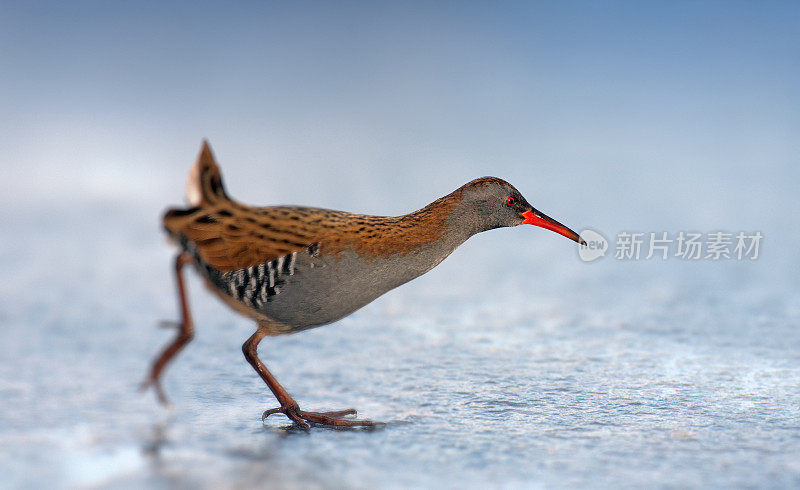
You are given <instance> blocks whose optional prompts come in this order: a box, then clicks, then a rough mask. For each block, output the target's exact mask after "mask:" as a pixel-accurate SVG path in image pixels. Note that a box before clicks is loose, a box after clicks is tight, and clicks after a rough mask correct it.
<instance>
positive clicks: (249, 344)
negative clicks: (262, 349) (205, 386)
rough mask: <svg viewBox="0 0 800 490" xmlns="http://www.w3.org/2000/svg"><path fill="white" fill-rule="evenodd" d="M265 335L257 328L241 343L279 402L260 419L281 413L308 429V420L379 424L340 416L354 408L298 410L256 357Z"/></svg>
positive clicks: (327, 422) (352, 424) (289, 396)
mask: <svg viewBox="0 0 800 490" xmlns="http://www.w3.org/2000/svg"><path fill="white" fill-rule="evenodd" d="M265 335H266V331H265V330H263V329H261V328H259V329H258V330H257V331H256V333H254V334H253V335H252V336H251V337H250V338H249V339H247V341H246V342H245V343H244V345H242V352H244V357H245V358H246V359H247V362H249V363H250V365H251V366H253V369H255V370H256V372H257V373H258V374H259V375H260V376H261V379H263V380H264V382H265V383H267V386H269V389H270V390H271V391H272V394H273V395H275V398H277V399H278V403H280V404H281V406H280V407H278V408H272V409H270V410H267V411H266V412H264V415H263V416H262V420H263V419H266V418H267V417H269V416H270V415H272V414H274V413H282V414H284V415H286V416H287V417H289V419H291V420H292V421H293V422H294V423H295V424H297V425H298V426H299V427H300V428H302V429H309V428H310V426H309V425H308V422H313V423H315V424H322V425H331V426H337V427H353V426H368V427H370V426H375V425H379V424H380V423H379V422H377V423H376V422H371V421H369V420H355V419H343V418H341V417H342V416H345V415H355V414H356V410H355V409H353V408H351V409H348V410H338V411H334V412H306V411H304V410H300V406H299V405H298V404H297V402H296V401H294V398H292V396H291V395H290V394H289V393H288V392H287V391H286V389H285V388H284V387H283V386H281V384H280V383H279V382H278V380H277V379H275V376H273V375H272V373H270V372H269V370H268V369H267V366H265V365H264V363H263V362H261V360H260V359H259V358H258V343H259V342H261V339H263V338H264V336H265Z"/></svg>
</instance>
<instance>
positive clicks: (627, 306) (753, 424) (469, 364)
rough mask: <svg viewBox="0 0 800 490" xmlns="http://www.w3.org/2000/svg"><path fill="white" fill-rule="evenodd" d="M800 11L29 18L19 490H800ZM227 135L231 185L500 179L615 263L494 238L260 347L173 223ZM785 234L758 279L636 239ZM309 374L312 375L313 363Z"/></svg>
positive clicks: (7, 249) (294, 9)
mask: <svg viewBox="0 0 800 490" xmlns="http://www.w3.org/2000/svg"><path fill="white" fill-rule="evenodd" d="M798 39H800V5H798V4H797V3H795V2H779V1H776V2H759V3H753V2H721V1H719V2H717V1H702V2H633V1H613V2H583V1H579V2H507V3H502V4H496V3H491V2H460V3H453V4H451V3H446V4H442V3H438V2H433V3H417V2H404V3H377V4H372V5H365V4H363V3H361V2H336V3H335V4H330V3H326V2H303V3H288V2H246V1H244V2H169V3H168V4H164V3H162V2H135V3H117V2H111V3H109V2H91V1H88V2H83V1H78V2H67V3H60V2H35V3H29V2H3V3H2V4H0V114H2V117H0V150H1V151H0V172H2V177H3V181H4V183H5V186H4V189H3V191H2V192H0V205H1V206H2V208H3V209H4V211H5V212H4V223H5V226H4V229H5V231H4V233H3V234H2V235H3V237H2V240H1V241H0V267H2V270H3V272H4V276H5V280H4V281H2V282H0V356H1V357H0V360H2V363H0V372H2V376H0V397H1V398H2V399H3V400H5V403H4V408H3V409H2V413H0V441H2V442H1V443H0V469H2V471H1V472H0V474H1V475H2V476H0V486H8V487H26V486H42V485H45V486H48V487H53V486H56V487H57V486H66V487H74V486H89V487H92V486H112V487H129V486H130V487H136V486H141V485H146V486H155V487H162V486H163V487H171V486H179V487H181V486H201V487H202V486H215V487H217V486H225V487H233V486H237V487H241V486H278V487H297V486H303V487H309V486H310V487H330V486H334V487H336V486H338V487H343V486H344V487H368V486H374V485H379V486H384V487H386V486H389V487H391V486H449V485H453V486H464V485H466V486H470V485H475V486H480V485H484V484H486V483H494V484H498V485H501V486H512V487H513V486H556V487H562V486H572V485H578V486H600V487H605V486H614V487H618V486H620V485H626V484H630V485H634V486H636V485H639V486H645V485H646V486H653V485H658V486H661V485H665V486H670V485H673V484H674V485H678V486H689V487H691V486H728V485H733V486H754V485H755V486H763V485H767V486H772V485H774V486H796V485H797V484H798V483H800V452H798V450H797V447H800V445H798V442H800V439H798V435H797V430H796V429H797V421H798V416H800V413H799V412H800V395H798V393H797V391H796V389H797V386H798V382H800V357H799V356H798V352H800V350H799V349H798V348H800V334H798V328H797V327H800V321H798V320H800V308H798V304H800V301H798V300H800V287H798V281H797V272H796V271H797V270H800V253H799V252H798V247H797V243H798V238H800V232H798V228H797V226H796V225H792V223H796V216H797V212H798V204H797V199H796V196H795V193H796V191H797V188H798V184H800V170H798V169H799V168H800V161H799V160H798V158H799V157H798V155H800V139H799V138H798V135H800V76H799V75H800V44H798ZM203 138H208V139H209V140H210V142H211V145H212V147H213V148H214V150H215V153H216V156H217V159H218V161H219V163H220V165H221V168H222V171H223V176H224V178H225V181H226V185H227V188H228V190H229V193H230V194H231V195H232V196H234V197H235V198H237V199H239V200H241V201H244V202H247V203H252V204H260V205H269V204H307V205H315V206H320V207H328V208H333V209H341V210H347V211H355V212H362V213H370V214H381V215H394V214H402V213H406V212H409V211H412V210H414V209H417V208H420V207H422V206H423V205H425V204H427V203H429V202H430V201H432V200H434V199H436V198H438V197H440V196H442V195H444V194H447V193H449V192H450V191H452V190H453V189H455V188H457V187H459V186H460V185H462V184H463V183H465V182H467V181H468V180H471V179H473V178H476V177H479V176H483V175H495V176H498V177H501V178H504V179H506V180H508V181H510V182H511V183H513V184H514V185H515V186H516V187H517V188H518V189H519V190H520V191H521V192H522V193H523V194H524V195H525V196H526V198H527V199H528V200H529V201H530V202H532V203H533V204H534V206H536V207H537V208H538V209H540V210H542V211H544V212H545V213H547V214H549V215H550V216H552V217H554V218H555V219H558V220H559V221H561V222H563V223H565V224H566V225H567V226H570V227H571V228H573V229H575V230H582V229H584V228H591V229H593V230H597V231H599V232H601V233H603V234H604V235H605V236H606V238H608V239H609V240H610V242H611V247H612V250H611V251H610V253H609V256H607V257H605V258H603V259H600V260H598V261H596V262H592V263H584V262H582V261H581V260H579V258H578V254H577V251H576V249H575V247H574V246H573V244H572V243H571V242H568V241H567V240H565V239H564V238H563V237H560V236H558V235H556V234H554V233H550V232H546V231H544V230H540V229H520V228H516V229H503V230H496V231H492V232H490V233H485V234H482V235H479V236H476V237H474V238H473V239H471V240H470V241H469V242H467V243H466V244H465V245H464V246H463V247H462V248H461V249H459V250H458V251H457V252H456V253H455V254H454V255H453V256H452V257H450V258H448V259H447V260H446V261H445V262H444V263H443V264H442V265H441V266H439V267H438V268H436V269H435V270H434V271H432V272H431V273H430V274H428V275H426V276H424V277H422V278H420V279H419V280H417V281H415V282H413V283H411V284H410V285H407V286H404V287H402V288H400V289H398V290H396V291H393V292H391V293H389V294H387V295H386V296H384V297H382V298H380V299H379V300H378V301H376V302H375V303H374V304H372V305H370V306H368V307H366V308H365V309H363V310H361V311H359V312H357V313H356V314H355V315H353V316H351V317H349V318H347V319H345V320H343V321H341V322H339V323H338V324H336V325H334V326H329V327H325V328H323V329H318V330H314V331H311V332H308V333H304V334H302V335H299V336H292V337H287V338H280V339H268V341H266V342H264V343H263V344H262V347H261V352H262V357H263V358H264V359H270V360H273V361H274V363H275V364H274V366H273V365H272V364H270V363H269V362H268V363H267V364H268V365H270V367H271V368H273V370H274V371H275V372H276V375H277V376H278V377H279V379H281V380H282V382H283V383H284V384H285V385H287V388H288V389H289V391H291V392H293V393H295V396H296V397H297V398H298V399H300V400H301V403H303V404H305V405H306V406H308V407H309V408H311V409H314V408H324V406H326V405H328V404H335V405H333V406H332V407H331V408H346V407H343V406H340V405H348V406H349V405H356V406H357V407H358V408H360V409H362V414H363V416H364V417H368V418H374V419H381V420H386V421H387V422H389V426H388V427H387V429H385V430H383V431H379V432H347V433H341V432H338V431H325V430H322V431H315V432H313V433H312V434H310V435H308V436H303V435H302V434H296V433H294V432H293V431H291V430H290V431H288V432H287V431H285V430H284V427H285V426H286V424H285V423H284V421H279V420H277V419H276V420H272V419H271V420H270V421H268V422H267V425H266V427H264V426H262V424H261V421H260V420H259V415H260V413H261V411H263V409H265V408H269V407H271V406H272V404H273V403H274V400H272V399H271V396H270V395H269V394H268V393H265V391H266V390H265V389H264V388H263V386H262V385H261V384H260V381H259V380H258V379H257V378H256V376H255V374H254V373H252V372H251V371H250V368H249V366H247V365H246V363H245V362H244V360H243V359H242V358H241V353H240V351H239V346H240V344H241V342H242V341H244V340H245V339H246V338H247V336H249V335H250V333H251V331H252V325H251V324H250V322H248V321H246V320H244V319H241V318H238V317H236V316H234V315H233V314H231V313H230V312H229V311H227V309H226V308H225V307H224V306H223V305H221V304H220V303H219V302H218V301H216V300H214V299H211V298H212V297H211V296H210V295H209V294H208V293H207V292H205V291H203V290H202V284H201V283H200V281H199V280H197V279H196V276H193V277H192V279H191V282H190V288H191V290H192V298H191V301H192V303H193V306H194V308H195V313H196V317H197V323H198V338H197V339H196V341H195V342H194V343H193V344H192V345H190V346H189V347H188V348H187V350H186V351H185V352H184V353H182V354H181V355H180V356H179V357H178V359H177V361H176V362H175V364H174V365H173V366H171V367H170V369H169V370H168V371H167V373H166V387H167V391H168V392H169V393H170V394H171V395H172V397H173V400H174V401H175V405H176V407H175V408H174V409H173V411H172V412H166V411H164V410H162V409H160V408H158V407H157V406H156V405H155V402H154V401H153V399H152V398H153V397H152V395H151V394H148V395H147V396H141V395H138V394H137V393H136V391H135V390H136V386H137V383H138V382H139V381H140V380H141V378H142V377H143V375H144V373H145V371H146V368H147V363H148V362H149V359H150V358H151V357H152V356H153V355H155V353H156V352H157V351H158V349H159V348H161V346H162V345H163V344H165V343H166V342H167V341H168V339H169V337H170V336H171V335H173V334H172V333H171V332H169V331H164V330H159V329H157V328H156V326H157V323H158V322H159V321H160V320H164V319H172V318H175V317H176V315H177V310H176V305H175V298H174V286H173V277H172V275H171V270H172V269H171V260H172V257H173V254H174V249H172V248H171V247H170V246H168V245H167V244H166V243H165V240H164V237H163V234H162V233H161V229H160V214H161V213H162V212H163V210H164V209H165V208H166V207H167V206H173V205H176V204H180V203H182V202H183V198H184V185H185V180H186V176H187V174H188V170H189V167H190V165H191V164H192V162H193V161H194V159H195V157H196V155H197V152H198V151H199V148H200V143H201V140H202V139H203ZM680 231H684V232H688V231H693V232H700V233H704V234H706V233H711V232H716V231H725V232H731V233H738V232H740V231H743V232H746V233H754V232H761V233H762V235H763V236H764V238H763V240H762V243H761V248H760V253H759V257H758V259H757V260H754V261H750V260H742V261H740V260H735V259H734V260H722V261H711V260H698V261H685V260H680V259H678V258H675V257H670V258H669V259H667V260H659V259H651V260H638V261H624V260H615V259H614V257H613V247H614V240H615V237H616V235H617V234H618V233H620V232H643V233H646V234H649V233H650V232H656V233H659V234H660V233H662V232H668V233H669V234H670V235H671V236H673V237H674V236H675V235H676V234H677V233H679V232H680ZM312 361H313V362H312Z"/></svg>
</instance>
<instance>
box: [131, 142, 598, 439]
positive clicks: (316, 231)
mask: <svg viewBox="0 0 800 490" xmlns="http://www.w3.org/2000/svg"><path fill="white" fill-rule="evenodd" d="M187 201H188V207H179V208H171V209H168V210H167V211H166V212H165V214H164V215H163V220H162V222H163V227H164V230H165V231H166V233H167V235H168V237H169V238H170V239H171V240H172V241H174V242H175V243H176V244H177V246H178V248H179V251H178V253H177V255H176V257H175V261H174V267H175V269H174V274H175V276H176V285H177V293H178V300H179V308H180V314H181V320H180V322H177V324H176V326H177V327H178V334H177V336H176V337H175V338H174V339H173V341H172V342H171V343H170V344H168V345H167V346H166V348H164V349H163V351H161V353H160V354H159V355H158V356H157V357H156V358H155V359H154V360H153V362H152V364H151V367H150V369H149V373H148V375H147V377H146V378H145V381H144V382H143V384H142V389H147V388H148V387H151V386H152V387H153V389H154V390H155V392H156V395H157V397H158V400H159V401H160V402H161V403H162V404H165V405H168V404H169V399H168V398H167V396H166V394H165V393H164V390H163V387H162V384H161V376H162V373H163V372H164V368H165V367H166V366H167V364H169V362H170V361H171V360H172V359H173V358H174V356H175V355H176V354H177V353H178V352H179V351H180V350H181V349H183V347H185V346H186V344H188V343H189V342H190V341H191V340H192V338H193V336H194V323H193V320H192V315H191V312H190V308H189V303H188V301H187V289H186V284H185V282H184V276H183V270H184V267H185V266H187V265H193V266H194V269H195V270H196V271H197V272H198V273H199V275H200V276H201V277H202V278H203V279H204V282H205V284H206V286H207V287H208V288H209V289H210V290H211V291H212V292H213V293H215V294H216V295H217V296H219V298H221V299H222V301H224V302H225V303H226V304H227V305H228V306H230V307H231V308H232V309H233V310H235V311H236V312H238V313H240V314H242V315H244V316H245V317H248V318H250V319H252V320H255V322H256V331H255V333H253V335H252V336H250V337H249V338H248V339H247V340H246V341H245V342H244V344H243V345H242V351H243V353H244V357H245V359H246V360H247V362H248V363H250V365H251V366H252V367H253V369H255V371H256V372H257V373H258V374H259V376H260V377H261V378H262V380H263V381H264V382H265V383H266V385H267V387H268V388H269V389H270V391H271V392H272V393H273V395H274V396H275V398H276V399H277V402H278V404H279V406H278V407H277V408H272V409H269V410H266V411H265V412H264V413H263V415H262V421H263V420H265V419H266V418H267V417H268V416H270V415H272V414H277V413H282V414H284V415H285V416H286V417H288V418H289V419H290V420H291V421H292V422H293V423H294V424H296V426H298V427H300V428H302V429H306V430H308V429H309V428H310V427H311V425H319V426H334V427H356V426H362V427H372V426H376V425H379V424H381V423H380V422H373V421H370V420H361V419H357V418H352V417H350V416H355V415H356V414H357V412H356V410H355V409H347V410H338V411H329V412H310V411H305V410H301V409H300V406H299V404H298V403H297V402H296V401H295V399H294V398H292V396H291V395H290V394H289V392H288V391H287V390H286V389H285V388H284V387H283V386H282V385H281V384H280V383H279V382H278V380H277V379H276V378H275V377H274V376H273V375H272V373H270V371H269V370H268V369H267V367H266V366H265V365H264V363H263V362H262V361H261V359H260V358H259V357H258V346H259V343H260V342H261V340H262V339H263V338H264V337H267V336H275V335H284V334H292V333H297V332H300V331H303V330H307V329H310V328H315V327H319V326H322V325H326V324H329V323H332V322H335V321H337V320H339V319H341V318H343V317H345V316H347V315H349V314H351V313H353V312H354V311H356V310H358V309H359V308H361V307H363V306H365V305H367V304H369V303H370V302H372V301H373V300H375V299H376V298H378V297H379V296H381V295H383V294H384V293H386V292H388V291H390V290H392V289H394V288H396V287H398V286H400V285H402V284H404V283H406V282H408V281H411V280H412V279H415V278H417V277H419V276H421V275H422V274H425V273H426V272H428V271H429V270H431V269H432V268H434V267H435V266H436V265H438V264H439V263H440V262H441V261H442V260H444V259H445V258H446V257H447V256H448V255H450V253H451V252H453V251H454V250H455V249H456V248H457V247H458V246H459V245H461V244H462V243H463V242H465V241H466V240H467V239H468V238H469V237H471V236H472V235H474V234H476V233H480V232H483V231H487V230H491V229H494V228H500V227H510V226H517V225H522V224H530V225H535V226H539V227H542V228H545V229H548V230H552V231H554V232H556V233H559V234H561V235H563V236H565V237H567V238H569V239H570V240H573V241H575V242H577V243H579V244H582V245H585V242H584V241H583V240H582V239H581V238H580V236H579V235H578V234H577V233H575V232H574V231H572V230H571V229H569V228H567V227H566V226H564V225H563V224H561V223H559V222H558V221H556V220H554V219H552V218H550V217H548V216H547V215H545V214H543V213H541V212H540V211H538V210H537V209H535V208H534V207H533V206H531V205H530V204H529V203H528V201H527V200H525V198H524V197H523V196H522V194H520V192H519V191H518V190H517V189H516V188H514V186H512V185H511V184H509V183H508V182H506V181H504V180H502V179H499V178H497V177H481V178H478V179H475V180H472V181H470V182H468V183H466V184H464V185H463V186H461V187H459V188H458V189H456V190H455V191H453V192H451V193H450V194H447V195H446V196H444V197H442V198H440V199H437V200H435V201H433V202H432V203H430V204H428V205H427V206H425V207H423V208H421V209H419V210H417V211H413V212H411V213H408V214H405V215H402V216H371V215H365V214H355V213H349V212H343V211H334V210H330V209H321V208H315V207H306V206H267V207H256V206H251V205H247V204H243V203H240V202H238V201H236V200H234V199H231V198H230V197H229V196H228V193H227V191H226V189H225V187H224V185H223V181H222V175H221V173H220V169H219V166H218V165H217V163H216V160H215V158H214V154H213V152H212V150H211V147H210V145H209V143H208V140H203V143H202V147H201V150H200V154H199V156H198V158H197V160H196V163H195V164H194V165H193V166H192V167H191V169H190V172H189V179H188V183H187Z"/></svg>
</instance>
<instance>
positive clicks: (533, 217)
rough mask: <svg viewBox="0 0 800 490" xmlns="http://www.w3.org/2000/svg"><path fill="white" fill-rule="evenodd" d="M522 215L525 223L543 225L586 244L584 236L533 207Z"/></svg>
mask: <svg viewBox="0 0 800 490" xmlns="http://www.w3.org/2000/svg"><path fill="white" fill-rule="evenodd" d="M522 217H523V218H525V221H523V222H522V224H523V225H534V226H541V227H542V228H546V229H548V230H552V231H554V232H556V233H558V234H560V235H564V236H565V237H567V238H569V239H570V240H574V241H576V242H578V243H580V244H581V245H586V242H584V241H583V238H581V237H580V235H578V234H577V233H575V232H574V231H572V230H570V229H569V228H567V227H566V226H564V225H562V224H561V223H559V222H558V221H556V220H554V219H553V218H551V217H549V216H546V215H544V214H542V213H540V212H539V211H536V210H533V209H531V210H528V211H525V212H524V213H522Z"/></svg>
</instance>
